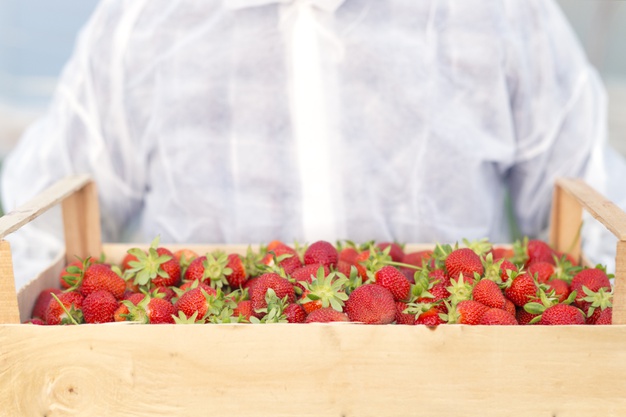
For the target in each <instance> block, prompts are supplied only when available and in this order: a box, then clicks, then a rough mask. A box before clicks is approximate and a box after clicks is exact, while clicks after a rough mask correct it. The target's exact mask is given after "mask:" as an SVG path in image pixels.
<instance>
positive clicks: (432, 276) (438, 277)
mask: <svg viewBox="0 0 626 417" xmlns="http://www.w3.org/2000/svg"><path fill="white" fill-rule="evenodd" d="M428 279H429V280H430V282H440V283H441V284H443V285H445V286H446V287H448V286H449V285H450V277H449V276H447V275H446V273H445V272H444V271H443V270H442V269H433V270H432V271H430V272H429V273H428Z"/></svg>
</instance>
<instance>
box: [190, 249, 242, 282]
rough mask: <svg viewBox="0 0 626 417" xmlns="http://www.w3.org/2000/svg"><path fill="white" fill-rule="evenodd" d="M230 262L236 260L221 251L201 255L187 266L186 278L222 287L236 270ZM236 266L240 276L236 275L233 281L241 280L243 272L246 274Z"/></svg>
mask: <svg viewBox="0 0 626 417" xmlns="http://www.w3.org/2000/svg"><path fill="white" fill-rule="evenodd" d="M230 262H233V263H235V262H236V261H235V260H232V261H231V260H230V259H229V256H227V255H226V254H225V253H221V252H216V253H207V254H206V255H204V256H199V257H197V258H196V259H194V260H193V261H192V262H191V263H190V264H189V266H188V267H187V270H186V271H185V279H186V280H192V281H199V282H205V283H207V284H209V285H210V286H211V287H213V288H221V287H223V286H224V285H227V284H228V283H229V281H228V276H229V275H230V274H232V273H234V272H235V270H233V269H232V268H230V267H229V263H230ZM242 266H243V264H242V265H241V267H242ZM235 268H237V272H236V274H237V275H239V276H236V277H235V279H234V281H233V282H236V281H238V280H240V279H241V274H242V273H243V274H244V275H245V271H244V272H242V270H241V269H240V266H236V265H235ZM244 282H245V281H244Z"/></svg>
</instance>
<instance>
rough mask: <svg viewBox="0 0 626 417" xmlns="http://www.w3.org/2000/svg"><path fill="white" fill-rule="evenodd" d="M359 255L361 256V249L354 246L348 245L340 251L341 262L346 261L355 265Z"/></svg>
mask: <svg viewBox="0 0 626 417" xmlns="http://www.w3.org/2000/svg"><path fill="white" fill-rule="evenodd" d="M357 256H359V251H358V250H356V248H354V247H352V246H347V247H345V248H343V249H341V250H340V251H339V262H341V261H344V262H347V263H349V264H350V265H354V263H355V262H356V257H357Z"/></svg>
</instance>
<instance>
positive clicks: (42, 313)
mask: <svg viewBox="0 0 626 417" xmlns="http://www.w3.org/2000/svg"><path fill="white" fill-rule="evenodd" d="M61 293H62V291H61V290H60V289H58V288H46V289H44V290H41V292H40V293H39V295H38V296H37V300H35V305H34V307H33V312H32V313H31V317H32V318H34V319H35V318H40V319H42V320H45V319H46V309H47V308H48V305H49V304H50V300H52V294H56V295H59V294H61Z"/></svg>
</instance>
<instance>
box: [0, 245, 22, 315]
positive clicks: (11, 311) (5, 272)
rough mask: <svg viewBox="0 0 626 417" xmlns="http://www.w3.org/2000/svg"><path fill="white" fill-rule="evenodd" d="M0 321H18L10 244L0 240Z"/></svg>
mask: <svg viewBox="0 0 626 417" xmlns="http://www.w3.org/2000/svg"><path fill="white" fill-rule="evenodd" d="M0 280H1V285H0V323H20V317H19V314H18V303H17V295H16V292H15V278H14V275H13V258H12V257H11V245H10V244H9V242H7V241H6V240H0Z"/></svg>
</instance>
